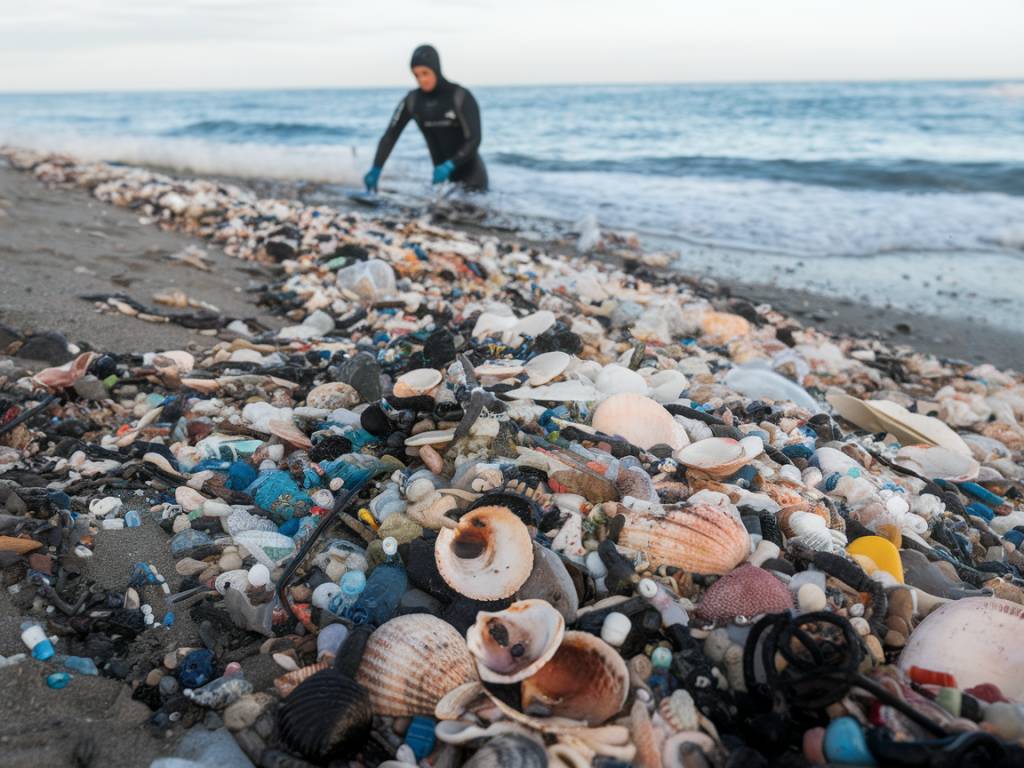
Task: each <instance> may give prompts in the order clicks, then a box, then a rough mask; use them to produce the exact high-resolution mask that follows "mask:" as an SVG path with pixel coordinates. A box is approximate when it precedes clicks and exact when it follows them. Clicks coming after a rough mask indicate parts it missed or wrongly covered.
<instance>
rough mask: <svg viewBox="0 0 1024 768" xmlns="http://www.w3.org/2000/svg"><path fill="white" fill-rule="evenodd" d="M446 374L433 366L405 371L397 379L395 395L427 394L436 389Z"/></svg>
mask: <svg viewBox="0 0 1024 768" xmlns="http://www.w3.org/2000/svg"><path fill="white" fill-rule="evenodd" d="M443 378H444V376H442V375H441V372H440V371H436V370H434V369H433V368H417V369H416V370H414V371H409V372H408V373H403V374H402V375H401V376H399V377H398V378H397V379H395V387H394V390H393V391H394V394H395V397H416V396H417V395H426V394H428V393H429V392H430V391H431V390H432V389H434V388H435V387H436V386H437V385H438V384H440V383H441V380H442V379H443Z"/></svg>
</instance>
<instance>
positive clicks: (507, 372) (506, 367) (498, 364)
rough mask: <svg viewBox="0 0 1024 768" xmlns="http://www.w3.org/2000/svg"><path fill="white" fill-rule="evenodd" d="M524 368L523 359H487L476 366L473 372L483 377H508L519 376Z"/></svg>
mask: <svg viewBox="0 0 1024 768" xmlns="http://www.w3.org/2000/svg"><path fill="white" fill-rule="evenodd" d="M524 370H525V366H524V365H523V361H522V360H487V361H485V362H483V363H481V364H480V365H478V366H477V367H476V368H474V369H473V372H474V373H476V375H477V376H481V377H482V376H489V377H491V378H495V379H507V378H509V377H510V376H518V375H519V374H520V373H522V372H523V371H524Z"/></svg>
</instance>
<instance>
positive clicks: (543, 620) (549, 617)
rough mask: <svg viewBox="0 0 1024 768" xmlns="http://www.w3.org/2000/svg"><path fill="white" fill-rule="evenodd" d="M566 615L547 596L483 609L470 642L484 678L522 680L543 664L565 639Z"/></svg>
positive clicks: (489, 679)
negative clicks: (555, 607) (496, 607)
mask: <svg viewBox="0 0 1024 768" xmlns="http://www.w3.org/2000/svg"><path fill="white" fill-rule="evenodd" d="M564 634H565V619H564V618H563V617H562V614H560V613H559V612H558V611H556V610H555V609H554V608H553V607H552V606H551V605H550V604H549V603H548V602H546V601H544V600H521V601H520V602H518V603H512V605H510V606H509V607H508V608H506V609H505V610H504V611H496V612H494V613H487V612H486V611H480V612H479V613H478V614H477V615H476V623H475V624H474V625H473V626H472V627H470V628H469V630H468V631H467V632H466V645H467V646H468V647H469V652H470V653H471V654H473V656H474V657H475V658H476V662H477V672H478V673H479V674H480V678H481V679H482V680H485V681H487V682H489V683H518V682H519V681H521V680H525V679H526V678H527V677H529V676H530V675H532V674H533V673H534V672H536V671H537V670H539V669H540V668H541V667H543V666H544V665H545V664H546V663H547V662H548V661H549V660H550V659H551V657H552V656H554V655H555V652H556V651H557V650H558V646H559V645H560V644H561V642H562V637H563V635H564Z"/></svg>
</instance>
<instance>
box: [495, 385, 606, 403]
mask: <svg viewBox="0 0 1024 768" xmlns="http://www.w3.org/2000/svg"><path fill="white" fill-rule="evenodd" d="M506 395H507V396H508V397H511V398H513V399H515V400H550V401H552V402H559V403H571V402H583V403H589V402H593V401H594V400H597V399H598V397H600V393H599V392H598V391H597V389H595V388H594V387H593V386H591V385H590V384H586V383H584V382H582V381H556V382H555V383H554V384H548V385H546V386H541V387H520V388H519V389H513V390H511V391H509V392H507V393H506Z"/></svg>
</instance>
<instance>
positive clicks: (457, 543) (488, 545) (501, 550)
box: [434, 506, 533, 600]
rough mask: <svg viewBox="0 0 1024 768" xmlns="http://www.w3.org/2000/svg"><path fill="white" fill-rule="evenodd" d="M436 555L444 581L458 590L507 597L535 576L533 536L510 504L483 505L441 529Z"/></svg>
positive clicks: (475, 597)
mask: <svg viewBox="0 0 1024 768" xmlns="http://www.w3.org/2000/svg"><path fill="white" fill-rule="evenodd" d="M434 558H435V560H436V561H437V570H438V572H439V573H440V574H441V577H442V578H443V579H444V580H445V583H447V584H448V586H449V587H451V588H452V589H454V590H455V591H456V592H458V593H459V594H461V595H464V596H465V597H468V598H470V599H472V600H502V599H504V598H506V597H510V596H511V595H513V594H515V592H516V590H518V589H519V587H521V586H522V585H523V582H525V581H526V580H527V579H528V578H529V577H530V571H532V570H533V540H532V539H531V538H530V531H529V530H528V529H527V527H526V525H525V524H524V523H523V521H522V520H520V519H519V518H518V517H517V516H516V515H515V514H514V513H513V512H512V511H510V510H509V509H508V508H507V507H499V506H493V507H479V508H477V509H474V510H473V511H472V512H468V513H466V514H465V515H463V516H462V519H461V520H459V524H458V525H457V526H456V527H455V528H443V529H442V530H441V531H440V533H438V535H437V541H436V542H435V544H434Z"/></svg>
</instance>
